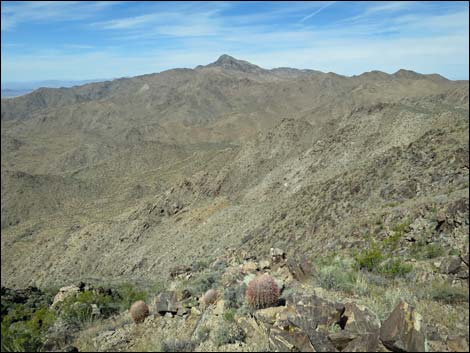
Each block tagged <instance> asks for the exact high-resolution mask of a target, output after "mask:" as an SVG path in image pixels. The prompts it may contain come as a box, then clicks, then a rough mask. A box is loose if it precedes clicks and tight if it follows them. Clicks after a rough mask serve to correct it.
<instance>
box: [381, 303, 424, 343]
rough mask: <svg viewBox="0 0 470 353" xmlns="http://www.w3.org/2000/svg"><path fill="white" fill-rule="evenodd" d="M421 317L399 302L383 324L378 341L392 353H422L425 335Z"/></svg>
mask: <svg viewBox="0 0 470 353" xmlns="http://www.w3.org/2000/svg"><path fill="white" fill-rule="evenodd" d="M421 320H422V318H421V315H420V314H418V313H417V312H416V311H415V309H414V307H413V306H411V305H410V304H408V303H406V302H405V301H401V302H400V303H399V304H398V305H397V307H396V308H395V309H394V310H393V311H392V313H391V314H390V316H389V317H388V318H387V319H386V320H385V321H384V322H383V324H382V327H381V329H380V340H381V341H382V343H383V344H384V346H385V347H387V348H388V349H390V350H392V351H394V352H424V351H425V334H424V327H423V325H422V323H421Z"/></svg>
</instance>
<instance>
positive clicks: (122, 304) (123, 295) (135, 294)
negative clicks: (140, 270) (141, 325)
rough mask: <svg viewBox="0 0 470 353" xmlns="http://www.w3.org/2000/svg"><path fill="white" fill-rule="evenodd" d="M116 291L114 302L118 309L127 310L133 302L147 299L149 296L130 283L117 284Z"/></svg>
mask: <svg viewBox="0 0 470 353" xmlns="http://www.w3.org/2000/svg"><path fill="white" fill-rule="evenodd" d="M116 292H117V298H116V301H117V303H116V304H117V305H118V306H119V311H124V310H127V309H128V308H129V307H130V306H131V305H132V304H133V303H135V302H137V301H139V300H142V301H147V299H148V296H149V295H148V293H147V292H146V291H145V290H141V289H137V288H136V287H135V286H133V285H132V284H130V283H124V284H121V285H119V286H117V288H116Z"/></svg>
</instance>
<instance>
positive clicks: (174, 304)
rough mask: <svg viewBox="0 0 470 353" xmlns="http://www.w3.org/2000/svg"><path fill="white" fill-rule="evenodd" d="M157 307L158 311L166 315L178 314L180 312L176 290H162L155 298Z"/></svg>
mask: <svg viewBox="0 0 470 353" xmlns="http://www.w3.org/2000/svg"><path fill="white" fill-rule="evenodd" d="M155 308H156V310H157V313H158V314H160V315H161V316H164V315H165V314H166V313H171V314H173V315H174V314H176V313H177V312H178V300H177V297H176V292H174V291H165V292H161V293H160V294H159V295H158V296H157V297H156V298H155Z"/></svg>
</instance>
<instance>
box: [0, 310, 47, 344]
mask: <svg viewBox="0 0 470 353" xmlns="http://www.w3.org/2000/svg"><path fill="white" fill-rule="evenodd" d="M55 320H56V316H55V313H54V312H53V311H52V310H50V309H49V308H48V307H47V306H46V307H40V308H28V307H26V306H25V305H22V304H17V305H16V306H15V308H14V309H13V310H11V312H10V313H9V314H7V315H4V316H2V324H1V341H2V343H1V351H2V352H21V351H23V352H35V351H39V350H41V348H42V345H43V343H44V342H43V341H44V336H45V333H46V332H47V330H48V329H49V327H51V326H52V325H53V324H54V322H55Z"/></svg>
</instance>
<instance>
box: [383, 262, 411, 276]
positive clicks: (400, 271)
mask: <svg viewBox="0 0 470 353" xmlns="http://www.w3.org/2000/svg"><path fill="white" fill-rule="evenodd" d="M412 270H413V266H412V265H410V264H405V263H403V261H402V260H401V259H394V260H388V261H385V262H384V263H383V264H382V265H380V267H379V268H378V273H380V274H382V275H384V276H385V277H390V278H395V277H404V276H405V275H406V274H408V273H410V272H411V271H412Z"/></svg>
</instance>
